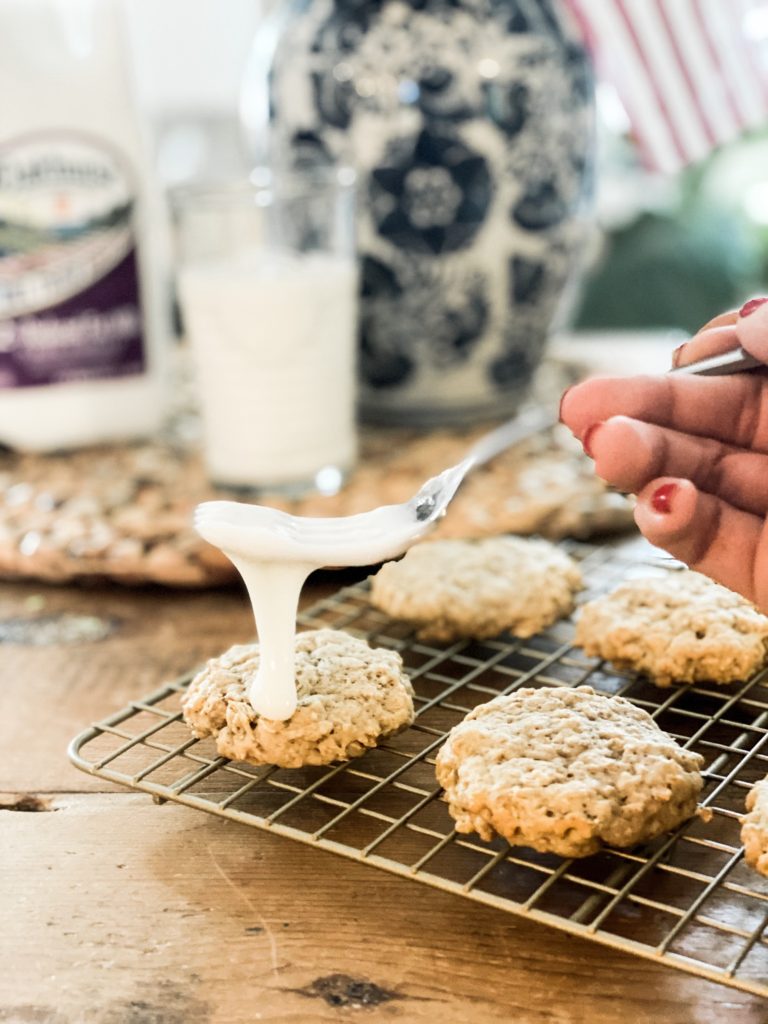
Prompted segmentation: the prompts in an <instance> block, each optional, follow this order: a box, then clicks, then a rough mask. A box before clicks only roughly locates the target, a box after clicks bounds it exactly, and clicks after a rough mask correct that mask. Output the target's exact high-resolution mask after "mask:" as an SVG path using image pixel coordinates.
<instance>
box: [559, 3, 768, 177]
mask: <svg viewBox="0 0 768 1024" xmlns="http://www.w3.org/2000/svg"><path fill="white" fill-rule="evenodd" d="M566 3H567V4H568V6H569V7H570V8H571V10H572V12H573V14H574V15H575V17H576V18H577V20H578V21H579V23H580V25H581V27H582V30H583V32H584V35H585V37H586V40H587V45H588V46H589V47H590V49H591V50H592V52H593V56H594V59H595V63H596V66H597V69H598V73H599V75H600V76H601V77H602V78H604V79H605V80H607V81H609V82H611V83H612V84H613V85H614V86H615V88H616V90H617V92H618V94H619V96H620V97H621V100H622V102H623V104H624V107H625V108H626V111H627V115H628V116H629V119H630V122H631V125H632V129H633V133H634V135H635V137H636V139H637V143H638V146H639V148H640V151H641V154H642V156H643V159H644V161H645V162H646V163H647V164H648V165H649V166H650V167H651V168H653V169H656V170H659V171H662V172H665V173H672V172H674V171H677V170H680V169H681V168H682V167H684V166H686V165H687V164H689V163H693V162H695V161H697V160H700V159H702V157H705V156H706V155H707V154H708V153H709V152H710V151H711V150H712V149H714V148H715V147H716V146H718V145H720V144H722V143H724V142H727V141H729V140H730V139H733V138H735V137H736V136H738V135H739V134H740V133H741V132H743V131H745V130H747V129H749V128H755V127H758V126H763V125H766V124H767V123H768V66H767V64H766V61H767V60H768V54H766V43H768V3H766V0H566Z"/></svg>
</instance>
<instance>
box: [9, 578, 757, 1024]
mask: <svg viewBox="0 0 768 1024" xmlns="http://www.w3.org/2000/svg"><path fill="white" fill-rule="evenodd" d="M319 592H320V591H319V588H318V585H314V586H312V585H310V587H309V588H308V592H307V593H306V595H305V597H306V598H307V599H312V598H313V597H315V596H318V595H319ZM62 614H66V615H85V616H96V617H97V618H98V619H102V620H113V623H112V624H113V625H114V630H113V632H112V633H111V634H110V635H109V636H108V637H106V638H104V639H101V640H97V641H88V642H82V641H81V642H69V641H72V640H73V639H75V638H73V637H72V636H67V635H66V632H67V631H66V628H65V627H66V626H67V621H66V620H62V619H61V618H60V616H61V615H62ZM40 616H49V617H50V618H49V619H48V620H47V621H48V630H47V632H46V633H45V634H43V633H42V632H41V631H40V630H39V629H37V630H32V631H29V630H27V629H25V627H24V624H23V623H18V622H15V621H13V620H17V619H34V618H38V617H40ZM96 625H98V623H96ZM57 632H64V634H65V635H64V636H63V639H59V640H58V641H57V639H56V633H57ZM251 634H252V626H251V621H250V616H249V611H248V609H247V607H246V604H245V602H244V600H243V597H242V595H241V594H240V592H239V591H237V590H232V591H225V592H218V593H207V594H205V593H204V594H193V593H166V592H161V591H159V590H155V591H131V590H127V589H119V588H101V589H78V588H60V589H46V588H43V587H40V586H35V585H31V584H18V585H11V584H6V585H2V586H0V636H4V637H5V640H6V642H5V643H2V644H0V656H1V660H0V730H1V731H2V735H1V736H0V750H2V752H3V753H2V759H1V761H0V790H2V791H4V792H3V793H2V794H0V803H1V804H2V806H3V807H4V808H5V810H4V812H3V813H0V829H1V830H2V831H1V836H2V838H1V839H0V864H2V900H0V908H1V909H0V913H1V914H2V920H1V921H0V952H1V954H2V955H1V956H0V964H1V965H2V966H1V967H0V1021H2V1022H6V1024H7V1022H12V1024H240V1022H242V1024H246V1022H248V1024H250V1022H253V1021H281V1022H295V1024H304V1022H312V1021H323V1022H325V1021H328V1022H336V1021H349V1020H352V1019H359V1020H361V1021H366V1022H371V1024H376V1022H379V1021H398V1020H399V1021H404V1022H405V1021H413V1022H421V1021H429V1022H433V1021H434V1022H439V1024H491V1022H496V1021H499V1022H502V1021H503V1022H505V1024H512V1022H514V1024H545V1022H546V1024H549V1022H552V1024H554V1022H558V1024H608V1022H610V1024H618V1022H621V1024H624V1022H626V1024H644V1022H653V1024H705V1022H710V1021H712V1022H718V1024H719V1022H723V1024H764V1022H765V1021H766V1020H768V1005H766V1002H765V1001H764V1000H761V999H759V998H757V997H754V996H749V995H746V994H743V993H739V992H736V991H734V990H731V989H728V988H725V987H722V986H719V985H716V984H713V983H710V982H706V981H700V980H697V979H696V978H693V977H689V976H687V975H685V974H681V973H679V972H676V971H674V970H671V969H668V968H665V967H661V966H658V965H655V964H652V963H649V962H646V961H643V960H640V959H636V958H631V957H629V956H626V955H623V954H619V953H616V952H613V951H611V950H609V949H605V948H602V947H600V946H597V945H595V944H592V943H587V942H585V941H583V940H580V939H575V938H571V937H568V936H565V935H563V934H560V933H558V932H556V931H554V930H551V929H548V928H545V927H543V926H540V925H535V924H533V923H531V922H528V921H522V920H517V919H515V918H513V917H511V916H509V915H507V914H504V913H502V912H500V911H495V910H493V909H490V908H484V907H482V906H479V905H475V904H467V903H466V901H463V900H460V899H458V898H456V897H454V896H452V895H450V894H447V893H441V892H438V891H434V890H430V889H427V888H425V887H422V886H419V885H417V884H416V883H411V882H408V881H404V880H402V879H398V878H395V877H390V876H388V875H386V874H384V873H383V872H380V871H377V870H376V869H374V868H371V867H367V866H365V865H358V864H355V863H352V862H347V861H342V860H340V859H339V858H337V857H334V856H333V855H331V854H328V853H325V852H323V851H320V850H314V849H310V848H307V847H304V846H301V845H299V844H296V843H293V842H291V841H290V840H287V839H282V838H280V837H278V836H271V835H266V834H263V833H260V832H258V833H257V832H253V831H252V830H249V829H247V828H245V827H244V826H239V825H237V824H235V823H233V822H229V821H225V820H221V819H217V818H214V817H210V816H207V815H205V814H202V813H200V812H198V811H194V810H192V809H188V808H185V807H181V806H177V805H171V804H166V805H163V806H157V805H155V804H153V803H152V801H151V800H150V799H149V797H147V796H144V795H141V794H133V793H129V792H123V791H118V790H116V789H115V788H114V787H112V786H110V785H109V784H108V783H105V782H103V781H101V780H99V779H96V778H91V777H90V776H86V775H83V774H81V773H80V772H78V771H77V770H76V769H75V768H73V767H71V766H70V765H69V763H68V761H67V759H66V757H65V749H66V746H67V743H68V741H69V740H70V739H71V737H72V736H73V735H75V733H77V732H79V731H81V730H82V728H83V727H84V726H85V725H86V724H88V723H89V722H90V721H92V720H96V719H99V718H101V717H103V716H105V715H107V714H108V713H110V712H111V711H114V710H117V709H118V708H119V707H121V706H122V705H124V704H125V703H126V702H127V701H129V700H131V699H135V698H138V697H141V696H143V695H144V694H146V693H147V692H148V691H150V690H152V689H155V688H157V686H159V685H160V684H161V683H162V682H163V681H165V680H167V679H169V678H172V677H174V676H176V675H178V674H180V673H181V672H183V671H186V670H187V669H189V668H191V667H193V666H195V665H196V664H197V663H199V662H200V661H202V660H203V659H204V658H206V657H208V656H210V655H213V654H216V653H219V652H221V651H222V650H223V649H224V648H226V647H227V646H228V645H229V644H231V643H234V642H238V641H243V640H247V639H249V638H250V637H251ZM43 635H45V636H46V637H47V640H48V642H47V643H46V644H45V645H40V646H34V645H33V644H32V643H31V641H32V640H34V639H36V638H37V639H40V638H41V637H42V636H43ZM24 812H30V813H24Z"/></svg>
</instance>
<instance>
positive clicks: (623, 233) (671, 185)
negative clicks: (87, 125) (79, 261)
mask: <svg viewBox="0 0 768 1024" xmlns="http://www.w3.org/2000/svg"><path fill="white" fill-rule="evenodd" d="M716 2H719V5H720V7H721V8H722V11H723V13H725V14H726V15H728V16H730V17H731V18H732V20H733V27H734V30H737V31H740V32H742V33H743V34H744V37H745V38H746V39H747V40H749V41H750V42H752V43H753V44H755V51H754V52H755V53H756V54H763V55H764V56H763V61H764V63H763V66H762V71H763V75H764V79H763V89H765V81H766V80H768V67H766V63H765V62H766V61H768V5H762V4H748V5H742V4H740V3H739V2H738V0H716ZM686 3H687V0H683V3H682V4H678V5H677V6H678V7H684V6H686ZM651 5H652V4H650V5H649V6H651ZM275 6H276V5H275V4H272V5H271V6H270V4H269V3H262V4H258V3H255V2H252V0H161V2H157V0H132V2H131V3H130V4H129V5H128V13H129V17H130V26H131V37H130V45H131V53H132V59H133V62H134V66H135V71H136V81H137V85H138V88H139V94H140V98H141V102H142V105H143V107H144V109H145V111H146V117H147V121H148V124H149V125H150V127H151V135H152V145H153V153H154V161H155V167H156V171H157V175H158V178H159V180H160V181H161V182H162V186H163V188H164V189H166V190H169V189H173V188H175V187H177V186H179V185H182V184H186V183H190V182H193V181H197V180H206V181H209V180H217V179H219V180H221V179H227V178H229V177H231V176H233V175H237V174H241V173H246V172H247V170H248V169H249V167H250V165H251V162H252V159H253V153H252V151H251V149H250V147H249V145H248V143H247V140H246V138H245V136H244V133H243V128H242V122H241V116H240V115H241V111H240V104H241V99H242V97H241V90H242V84H243V79H244V77H245V76H246V74H247V73H248V71H249V60H252V58H253V45H254V38H255V37H256V36H257V35H258V32H259V30H260V28H261V27H262V26H263V24H264V23H265V20H266V19H268V16H269V15H270V14H271V13H272V11H273V10H274V7H275ZM585 6H587V5H585ZM636 6H637V5H636ZM668 6H670V7H672V6H675V2H674V0H668ZM596 20H597V19H596ZM614 71H615V68H614V67H612V66H611V64H610V63H609V62H602V63H601V62H598V66H597V70H596V83H595V94H596V111H597V164H596V174H595V221H596V225H597V227H598V229H599V230H598V231H597V232H596V233H595V236H594V238H593V240H592V242H591V245H590V250H589V257H588V260H587V264H586V267H585V273H584V277H583V279H582V281H581V282H580V287H579V289H578V293H577V295H576V296H574V300H573V302H572V304H571V305H570V308H569V310H568V313H567V316H566V317H565V323H564V325H563V326H567V327H568V328H569V329H578V330H583V331H590V332H592V331H596V330H605V329H616V328H621V329H625V330H627V331H630V330H631V331H633V332H634V331H644V330H649V331H650V330H658V329H679V330H682V331H693V330H695V329H696V328H697V327H698V326H699V325H700V324H702V323H703V322H705V321H706V320H708V319H709V318H710V317H711V316H713V315H715V314H716V313H718V312H720V311H722V310H723V309H726V308H728V307H731V306H735V305H739V304H740V303H741V302H742V301H743V300H744V299H745V298H746V297H748V296H749V295H750V294H752V293H754V292H755V291H759V290H761V289H763V290H764V288H765V286H766V281H767V278H768V127H763V126H760V125H759V124H753V125H750V126H748V127H746V128H743V127H742V125H741V123H740V121H739V120H738V119H737V117H736V116H735V115H733V116H732V117H731V130H732V134H733V137H732V138H731V139H730V140H728V141H726V142H725V143H724V144H722V145H720V146H718V147H716V148H714V149H712V150H711V151H710V152H707V153H705V155H704V156H703V157H701V158H700V159H697V160H691V162H690V163H684V164H683V165H682V166H680V165H679V163H678V162H677V161H675V160H673V161H672V166H671V167H669V166H650V167H649V166H648V160H647V157H648V154H647V153H644V151H643V149H642V147H641V145H640V144H639V140H638V134H637V132H638V123H637V122H636V121H635V122H633V121H632V120H631V119H630V116H629V113H628V111H627V107H626V99H625V98H624V97H623V96H622V94H621V93H620V91H619V88H618V85H619V82H618V81H617V79H619V77H620V76H619V75H617V74H614V73H613V72H614ZM252 73H253V69H251V74H252ZM673 87H674V86H673ZM678 88H680V89H681V90H684V89H685V85H684V83H678ZM763 104H764V97H763V98H762V99H761V100H760V103H759V106H758V110H757V113H756V114H755V120H758V121H759V120H760V119H761V118H762V113H763V110H764V106H763ZM640 127H642V124H641V125H640Z"/></svg>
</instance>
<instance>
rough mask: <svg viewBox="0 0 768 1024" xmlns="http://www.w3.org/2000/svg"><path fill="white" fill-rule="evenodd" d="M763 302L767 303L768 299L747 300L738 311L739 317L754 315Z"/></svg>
mask: <svg viewBox="0 0 768 1024" xmlns="http://www.w3.org/2000/svg"><path fill="white" fill-rule="evenodd" d="M764 302H768V299H749V300H748V301H747V302H745V303H744V305H743V306H742V307H741V309H740V310H739V316H740V317H745V316H749V314H750V313H754V312H755V310H756V309H757V308H758V307H759V306H762V305H763V303H764Z"/></svg>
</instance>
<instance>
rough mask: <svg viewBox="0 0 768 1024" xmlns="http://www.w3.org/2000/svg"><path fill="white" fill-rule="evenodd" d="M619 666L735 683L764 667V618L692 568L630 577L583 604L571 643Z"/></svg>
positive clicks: (767, 626)
mask: <svg viewBox="0 0 768 1024" xmlns="http://www.w3.org/2000/svg"><path fill="white" fill-rule="evenodd" d="M575 642H576V643H577V644H578V645H579V646H580V647H583V648H584V651H585V652H586V653H587V654H588V655H591V656H598V657H601V658H606V659H607V660H609V661H611V662H613V664H614V665H615V666H616V667H617V668H619V669H632V670H634V671H636V672H642V673H644V674H645V675H647V676H649V677H650V678H651V679H652V680H653V681H654V682H655V683H656V684H657V686H670V685H671V684H672V683H697V682H701V681H705V680H706V681H709V682H713V683H732V682H734V681H736V680H739V679H748V678H749V676H750V675H751V674H752V673H753V672H755V671H756V670H757V669H759V668H760V667H761V666H762V665H763V664H765V661H766V657H767V656H768V618H766V617H765V616H764V615H761V614H760V612H758V611H757V609H756V608H755V607H754V606H753V605H751V604H750V603H749V601H747V600H745V599H744V598H743V597H740V596H739V595H738V594H734V593H733V592H732V591H731V590H727V589H726V588H725V587H721V586H720V585H719V584H717V583H713V582H712V581H711V580H709V579H707V577H706V576H702V575H701V574H700V573H697V572H688V571H684V572H670V573H668V574H667V575H665V576H654V577H648V578H646V579H637V580H630V581H629V582H627V583H623V584H622V585H621V586H619V587H617V589H616V590H614V591H613V592H612V593H610V594H607V595H605V596H604V597H599V598H597V599H596V600H595V601H590V602H589V603H588V604H586V605H585V606H584V608H583V609H582V611H581V615H580V617H579V621H578V624H577V627H576V641H575Z"/></svg>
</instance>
